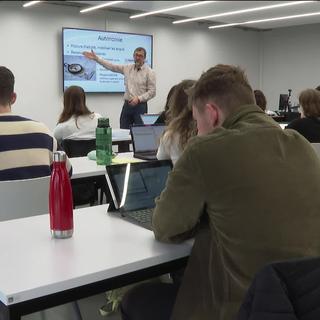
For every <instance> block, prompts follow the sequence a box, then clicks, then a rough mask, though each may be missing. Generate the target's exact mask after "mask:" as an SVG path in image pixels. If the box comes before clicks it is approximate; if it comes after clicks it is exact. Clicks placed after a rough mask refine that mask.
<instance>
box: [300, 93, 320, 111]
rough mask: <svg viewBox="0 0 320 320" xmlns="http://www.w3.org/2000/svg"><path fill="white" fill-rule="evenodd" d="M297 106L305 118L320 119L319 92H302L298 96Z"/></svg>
mask: <svg viewBox="0 0 320 320" xmlns="http://www.w3.org/2000/svg"><path fill="white" fill-rule="evenodd" d="M299 104H300V106H301V107H302V110H303V114H304V115H305V116H306V117H320V91H318V90H316V89H306V90H303V91H302V92H301V93H300V95H299Z"/></svg>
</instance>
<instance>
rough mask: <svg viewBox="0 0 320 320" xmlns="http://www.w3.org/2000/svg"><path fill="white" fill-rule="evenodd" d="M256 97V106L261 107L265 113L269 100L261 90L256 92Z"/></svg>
mask: <svg viewBox="0 0 320 320" xmlns="http://www.w3.org/2000/svg"><path fill="white" fill-rule="evenodd" d="M253 93H254V97H255V99H256V104H257V106H259V107H260V108H261V109H262V110H263V111H265V110H266V108H267V99H266V97H265V95H264V94H263V92H262V91H261V90H254V91H253Z"/></svg>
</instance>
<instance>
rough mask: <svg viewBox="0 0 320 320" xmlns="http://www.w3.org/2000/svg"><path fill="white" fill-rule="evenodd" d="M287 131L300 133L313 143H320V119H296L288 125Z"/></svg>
mask: <svg viewBox="0 0 320 320" xmlns="http://www.w3.org/2000/svg"><path fill="white" fill-rule="evenodd" d="M286 129H294V130H296V131H298V132H299V133H300V134H301V135H303V136H304V137H305V138H306V139H307V140H308V141H309V142H311V143H318V142H320V119H318V118H313V117H309V118H301V119H295V120H293V121H292V122H290V123H289V124H288V126H287V127H286Z"/></svg>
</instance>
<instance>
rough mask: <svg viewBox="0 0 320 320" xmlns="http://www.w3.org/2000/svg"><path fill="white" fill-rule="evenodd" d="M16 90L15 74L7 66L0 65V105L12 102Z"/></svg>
mask: <svg viewBox="0 0 320 320" xmlns="http://www.w3.org/2000/svg"><path fill="white" fill-rule="evenodd" d="M13 92H14V75H13V73H12V72H11V71H10V70H9V69H8V68H6V67H4V66H0V105H3V106H5V105H7V104H9V103H10V102H11V98H12V94H13Z"/></svg>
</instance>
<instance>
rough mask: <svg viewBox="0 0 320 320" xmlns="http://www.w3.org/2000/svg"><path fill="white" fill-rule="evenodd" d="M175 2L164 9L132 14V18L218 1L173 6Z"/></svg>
mask: <svg viewBox="0 0 320 320" xmlns="http://www.w3.org/2000/svg"><path fill="white" fill-rule="evenodd" d="M174 2H175V1H172V3H171V6H169V7H166V8H163V9H158V10H154V11H149V12H144V13H140V14H135V15H132V16H130V19H137V18H141V17H146V16H151V15H155V14H161V13H168V12H173V11H178V10H182V9H187V8H194V7H199V6H204V5H209V4H211V3H214V2H216V1H196V2H193V3H187V4H183V5H178V6H177V5H175V6H172V4H173V3H174Z"/></svg>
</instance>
